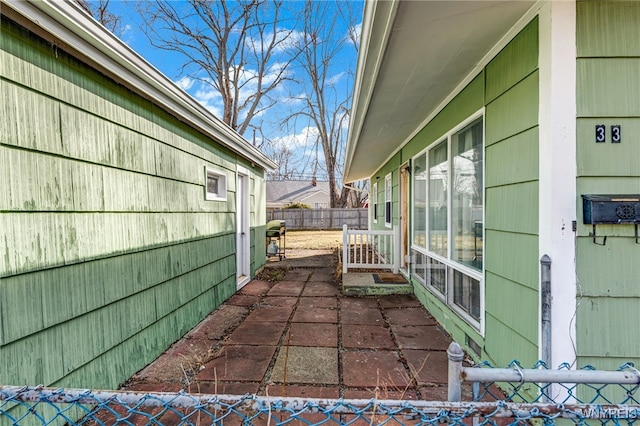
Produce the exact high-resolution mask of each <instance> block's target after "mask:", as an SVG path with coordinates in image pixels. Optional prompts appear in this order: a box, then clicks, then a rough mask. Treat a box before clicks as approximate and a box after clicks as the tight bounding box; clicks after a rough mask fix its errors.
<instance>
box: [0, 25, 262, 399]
mask: <svg viewBox="0 0 640 426" xmlns="http://www.w3.org/2000/svg"><path fill="white" fill-rule="evenodd" d="M1 31H2V37H1V38H0V47H1V49H0V79H2V80H1V83H2V84H0V92H1V93H0V95H1V96H2V98H3V100H4V102H3V104H2V106H0V108H1V111H0V112H1V113H2V115H1V117H0V135H2V136H1V137H2V139H0V164H2V167H0V177H1V178H2V181H3V186H2V188H3V194H2V195H3V196H2V197H0V211H1V212H2V215H1V216H0V228H1V229H3V231H4V233H3V235H2V240H1V241H0V244H2V247H3V249H4V253H5V255H4V256H3V257H2V259H1V260H0V277H1V278H2V279H1V281H0V291H1V292H2V298H0V347H1V350H0V377H2V378H3V384H15V385H19V384H40V383H42V384H45V385H60V386H74V387H79V386H86V387H94V388H107V389H108V388H113V387H115V386H117V385H118V384H119V383H121V382H123V381H124V380H126V379H127V378H128V377H130V376H131V375H132V374H133V373H135V372H136V371H137V370H139V369H140V368H142V367H143V366H144V365H146V364H147V363H149V362H150V361H152V360H153V359H154V358H155V357H156V356H157V355H159V354H160V353H161V352H162V351H163V350H164V349H166V348H167V347H168V346H169V345H170V344H171V343H172V342H174V341H175V340H177V339H178V338H180V337H181V336H182V335H184V334H185V333H186V332H187V331H188V330H189V329H190V328H192V327H193V326H194V325H195V324H196V323H197V322H198V321H200V320H201V319H202V318H204V317H205V316H206V315H207V314H208V313H209V312H211V311H212V310H213V309H215V308H216V307H217V306H219V305H220V304H221V303H222V302H223V301H224V300H226V299H227V298H229V297H230V296H231V295H232V294H233V293H234V292H235V289H236V250H235V245H236V233H235V231H236V230H235V227H236V212H235V210H236V203H235V191H236V174H235V170H236V168H237V166H238V165H242V166H243V167H245V168H246V169H248V170H249V175H250V176H249V179H250V184H249V190H250V208H251V211H250V214H249V217H250V220H251V222H250V225H251V228H250V235H251V243H250V252H251V271H252V273H253V272H255V271H256V270H257V269H258V268H260V267H261V266H262V265H263V264H264V244H265V243H264V238H263V235H264V223H265V218H266V216H265V212H264V211H263V210H264V206H265V198H264V197H265V195H264V171H263V170H259V169H256V168H254V167H253V166H252V165H251V164H250V162H249V160H246V159H241V158H239V157H238V156H237V155H235V154H233V153H232V152H231V151H229V150H228V149H226V148H223V147H221V146H220V145H218V144H217V143H216V142H215V141H212V140H210V139H208V138H206V137H204V136H203V135H201V134H200V133H198V132H197V131H195V130H193V129H191V128H189V127H187V126H186V125H185V124H183V123H181V122H179V121H178V120H176V119H175V118H174V117H172V116H171V115H169V114H167V113H166V112H165V111H163V110H161V109H159V108H158V107H156V106H155V105H153V104H152V103H151V102H150V101H148V100H146V99H143V98H141V97H139V96H137V95H136V94H134V93H133V92H131V91H129V90H127V89H124V88H123V87H122V86H120V85H118V84H117V83H115V82H113V81H111V80H109V79H108V78H107V77H106V76H104V75H102V74H100V73H98V72H96V71H95V70H93V69H91V68H89V67H87V66H85V65H84V64H83V63H81V62H79V61H78V60H76V59H75V58H72V57H70V56H69V55H67V54H66V53H65V52H64V51H63V50H62V49H57V48H55V46H51V45H50V44H49V43H46V42H44V41H43V40H41V39H39V38H38V37H37V36H34V35H33V34H31V33H29V32H28V31H26V30H24V29H22V28H21V27H19V26H18V25H15V24H13V23H11V22H10V21H9V20H7V19H6V18H5V17H2V28H1ZM205 166H212V167H214V168H215V169H216V170H219V171H222V172H223V173H226V176H227V189H228V193H227V201H226V202H211V201H205V193H204V184H205V182H204V181H205V179H204V176H205V172H204V169H205ZM18 360H19V362H18Z"/></svg>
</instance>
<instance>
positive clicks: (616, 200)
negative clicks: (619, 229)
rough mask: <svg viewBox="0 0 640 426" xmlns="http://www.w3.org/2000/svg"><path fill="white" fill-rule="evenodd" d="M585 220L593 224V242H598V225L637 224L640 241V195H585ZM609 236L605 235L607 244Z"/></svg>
mask: <svg viewBox="0 0 640 426" xmlns="http://www.w3.org/2000/svg"><path fill="white" fill-rule="evenodd" d="M582 216H583V222H584V223H585V224H587V225H593V242H594V243H595V242H596V225H598V224H610V225H624V224H627V225H635V237H636V242H638V224H640V195H583V196H582ZM606 241H607V237H604V242H603V244H605V243H606Z"/></svg>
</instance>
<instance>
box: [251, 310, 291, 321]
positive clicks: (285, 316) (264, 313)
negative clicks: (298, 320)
mask: <svg viewBox="0 0 640 426" xmlns="http://www.w3.org/2000/svg"><path fill="white" fill-rule="evenodd" d="M292 312H293V307H291V306H265V307H260V308H257V309H255V310H253V311H252V312H251V313H250V314H249V316H248V317H247V318H246V319H245V321H261V322H287V321H289V317H290V316H291V313H292Z"/></svg>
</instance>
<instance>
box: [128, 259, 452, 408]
mask: <svg viewBox="0 0 640 426" xmlns="http://www.w3.org/2000/svg"><path fill="white" fill-rule="evenodd" d="M273 268H275V269H277V270H280V271H283V270H286V274H285V275H284V276H283V277H281V279H280V280H279V281H278V282H269V281H265V280H253V281H251V282H250V283H249V284H247V285H246V286H245V287H244V288H242V289H241V290H240V291H238V292H237V293H236V294H235V295H234V296H233V297H231V298H230V299H229V300H228V301H227V302H226V303H224V304H223V305H222V306H220V307H219V308H218V309H216V310H215V311H214V312H212V313H211V314H210V315H209V316H208V317H207V318H205V319H204V320H203V321H202V322H201V323H200V324H199V325H198V326H196V327H195V328H194V329H193V330H192V331H190V332H189V333H188V334H187V335H186V336H185V337H184V338H182V339H181V340H180V341H179V342H177V343H176V344H174V345H173V346H172V347H171V348H169V349H168V350H167V351H166V352H165V353H164V354H163V355H162V356H160V357H159V358H158V359H157V360H156V361H155V362H153V363H152V364H150V365H149V366H147V367H146V368H145V369H143V370H142V371H140V372H139V373H138V374H136V375H135V376H134V377H132V378H131V380H129V381H128V382H127V383H126V384H125V386H124V388H126V389H128V390H139V391H178V390H180V389H184V390H185V391H187V392H194V393H218V394H258V395H271V396H292V397H300V398H307V397H312V398H341V397H342V398H373V397H376V398H378V399H408V400H414V399H425V400H446V399H447V387H446V383H447V356H446V349H447V346H448V345H449V343H450V339H449V337H448V336H447V335H446V334H445V333H444V332H443V331H442V330H441V329H440V327H439V326H438V324H437V323H436V322H435V321H434V319H433V318H432V317H431V315H430V314H429V313H428V312H427V311H426V310H425V309H424V308H423V307H422V305H421V304H420V303H419V301H418V300H417V299H416V298H415V297H414V296H413V295H411V294H402V295H382V296H368V297H356V296H346V295H343V293H342V291H341V288H340V285H339V284H338V282H337V280H336V279H335V276H336V265H335V258H334V255H333V253H332V251H330V250H325V251H313V252H304V253H303V252H297V253H296V252H291V251H289V252H288V253H287V259H286V260H283V261H281V262H279V261H274V262H268V263H267V265H266V270H267V271H269V270H270V269H273ZM267 275H268V274H267Z"/></svg>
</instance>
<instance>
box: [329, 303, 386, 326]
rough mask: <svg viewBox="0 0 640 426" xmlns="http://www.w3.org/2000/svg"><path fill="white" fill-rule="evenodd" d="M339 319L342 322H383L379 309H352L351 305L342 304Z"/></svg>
mask: <svg viewBox="0 0 640 426" xmlns="http://www.w3.org/2000/svg"><path fill="white" fill-rule="evenodd" d="M340 319H341V320H342V323H343V324H368V325H382V324H384V323H385V322H384V318H383V317H382V313H381V312H380V309H375V308H374V309H371V308H360V309H358V308H355V309H354V308H353V307H350V306H349V307H345V306H344V305H343V306H342V309H341V310H340Z"/></svg>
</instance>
